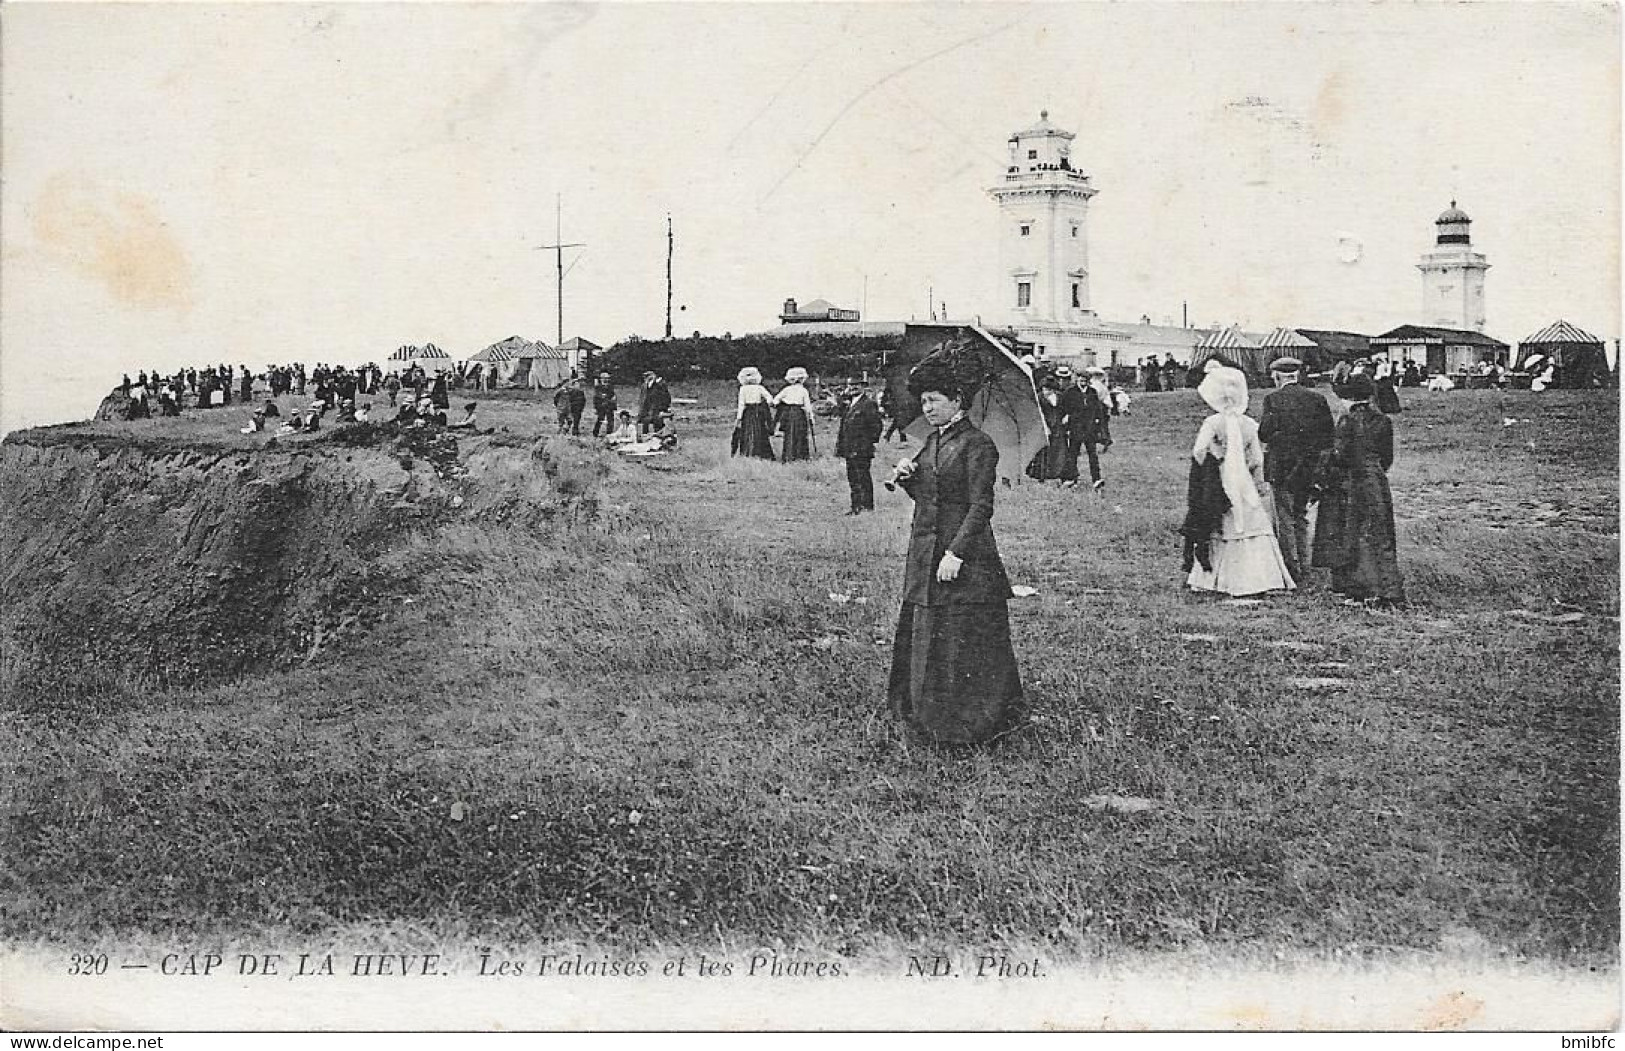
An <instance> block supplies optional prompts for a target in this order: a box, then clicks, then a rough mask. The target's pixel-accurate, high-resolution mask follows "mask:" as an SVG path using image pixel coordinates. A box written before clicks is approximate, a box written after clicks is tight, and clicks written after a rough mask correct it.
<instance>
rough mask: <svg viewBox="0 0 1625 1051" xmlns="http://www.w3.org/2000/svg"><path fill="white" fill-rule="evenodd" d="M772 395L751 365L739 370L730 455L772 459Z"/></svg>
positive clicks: (760, 375) (759, 374) (759, 373)
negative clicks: (737, 401)
mask: <svg viewBox="0 0 1625 1051" xmlns="http://www.w3.org/2000/svg"><path fill="white" fill-rule="evenodd" d="M772 434H773V395H772V394H771V393H770V392H769V391H768V389H767V388H766V387H764V386H762V374H761V372H759V371H758V370H756V369H754V368H744V369H740V370H739V406H738V408H737V409H736V410H735V412H734V439H733V454H734V455H735V456H754V457H757V458H758V459H762V460H771V459H773V439H772Z"/></svg>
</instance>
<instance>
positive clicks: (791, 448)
mask: <svg viewBox="0 0 1625 1051" xmlns="http://www.w3.org/2000/svg"><path fill="white" fill-rule="evenodd" d="M784 382H785V384H786V386H785V388H784V389H783V390H781V391H779V393H778V396H777V397H775V398H774V399H773V404H774V406H775V407H776V408H777V410H778V417H779V433H780V434H782V435H784V448H783V449H782V450H781V452H780V455H779V459H781V460H783V461H784V462H785V463H789V462H791V461H792V460H810V459H812V443H811V438H812V397H811V396H810V395H809V394H808V393H807V387H806V383H807V370H806V369H804V368H801V367H800V366H799V365H798V366H797V367H795V368H793V369H791V370H790V371H789V372H786V373H785V374H784Z"/></svg>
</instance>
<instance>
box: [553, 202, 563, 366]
mask: <svg viewBox="0 0 1625 1051" xmlns="http://www.w3.org/2000/svg"><path fill="white" fill-rule="evenodd" d="M553 251H554V253H555V257H556V259H557V262H558V267H559V300H558V302H559V340H558V342H557V343H555V344H553V345H554V346H555V347H562V346H564V194H562V193H559V194H554V195H553Z"/></svg>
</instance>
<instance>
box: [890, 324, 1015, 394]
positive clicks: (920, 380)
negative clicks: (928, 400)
mask: <svg viewBox="0 0 1625 1051" xmlns="http://www.w3.org/2000/svg"><path fill="white" fill-rule="evenodd" d="M993 373H994V363H993V361H991V360H990V359H989V357H988V355H987V354H986V353H985V352H984V351H983V350H982V349H981V348H980V347H978V346H976V345H975V344H973V343H972V342H971V341H970V340H967V339H951V340H948V341H946V342H944V343H940V344H938V345H937V347H936V349H934V350H932V351H931V353H929V354H927V355H926V356H925V357H924V358H923V359H922V360H921V361H920V363H919V364H918V365H916V366H914V367H913V368H912V369H910V370H909V374H908V387H909V390H910V391H911V392H913V393H914V394H915V395H916V396H918V395H920V394H923V393H925V392H926V391H928V390H935V391H940V392H941V393H943V394H948V395H951V396H954V397H959V398H969V397H970V396H972V395H973V394H975V393H976V392H977V391H978V390H980V389H981V388H982V386H983V384H985V383H986V382H987V381H988V380H989V379H990V378H991V377H992V376H993Z"/></svg>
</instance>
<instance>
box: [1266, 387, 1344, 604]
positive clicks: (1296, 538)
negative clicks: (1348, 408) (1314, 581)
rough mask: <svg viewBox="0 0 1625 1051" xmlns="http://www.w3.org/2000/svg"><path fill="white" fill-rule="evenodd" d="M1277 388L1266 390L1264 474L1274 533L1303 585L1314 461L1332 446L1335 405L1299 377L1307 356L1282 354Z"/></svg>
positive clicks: (1307, 567) (1294, 574) (1289, 568)
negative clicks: (1300, 359)
mask: <svg viewBox="0 0 1625 1051" xmlns="http://www.w3.org/2000/svg"><path fill="white" fill-rule="evenodd" d="M1270 373H1271V374H1272V375H1273V376H1274V378H1275V389H1274V390H1272V391H1270V392H1269V393H1268V394H1266V395H1265V396H1264V415H1263V418H1262V419H1261V420H1260V421H1259V424H1258V439H1259V441H1261V442H1263V443H1264V480H1265V481H1266V482H1268V483H1269V486H1270V495H1271V496H1272V497H1273V499H1274V503H1275V533H1276V536H1277V538H1278V539H1279V540H1280V542H1281V557H1282V558H1283V559H1284V560H1285V561H1286V568H1287V571H1288V572H1290V573H1291V574H1292V579H1293V580H1294V581H1295V582H1296V583H1297V584H1298V586H1300V587H1302V586H1303V585H1304V584H1305V583H1306V580H1307V577H1308V573H1309V492H1310V489H1311V488H1312V487H1313V485H1314V480H1315V462H1316V460H1317V459H1318V458H1319V456H1320V453H1321V451H1322V450H1325V449H1330V448H1331V447H1332V410H1331V406H1329V405H1327V404H1326V399H1325V398H1323V397H1321V396H1320V395H1319V394H1316V393H1315V392H1314V391H1311V390H1309V389H1307V388H1306V387H1304V385H1303V384H1302V383H1300V382H1299V380H1300V378H1301V377H1302V375H1303V362H1301V361H1299V360H1298V359H1297V358H1277V359H1276V360H1275V361H1274V362H1273V363H1272V364H1271V365H1270Z"/></svg>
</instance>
